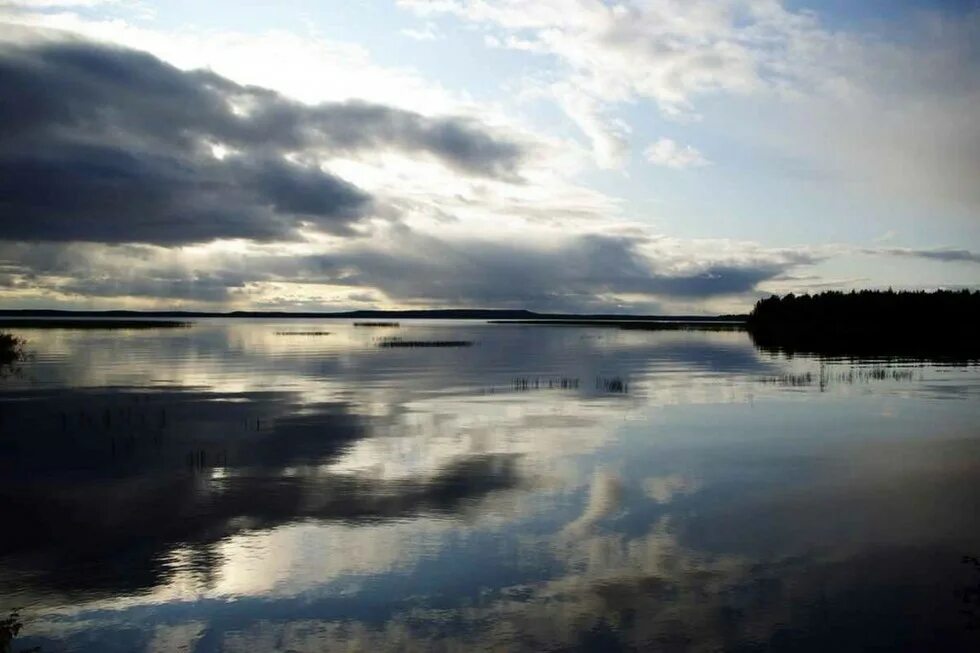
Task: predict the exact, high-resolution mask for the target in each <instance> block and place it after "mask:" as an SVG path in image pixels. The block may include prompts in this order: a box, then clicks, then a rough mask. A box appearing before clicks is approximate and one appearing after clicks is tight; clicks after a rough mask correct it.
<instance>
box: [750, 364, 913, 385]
mask: <svg viewBox="0 0 980 653" xmlns="http://www.w3.org/2000/svg"><path fill="white" fill-rule="evenodd" d="M920 374H921V373H920ZM914 379H915V373H914V371H913V370H912V369H909V368H893V367H868V368H851V369H848V370H841V371H832V370H828V369H826V368H821V369H820V370H819V371H818V372H816V373H814V372H800V373H790V374H780V375H779V376H770V377H766V378H764V379H762V382H763V383H771V384H774V385H782V386H786V387H791V388H798V387H807V386H820V388H825V387H826V386H828V385H831V384H845V385H853V384H855V383H871V382H873V381H913V380H914Z"/></svg>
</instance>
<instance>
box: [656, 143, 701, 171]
mask: <svg viewBox="0 0 980 653" xmlns="http://www.w3.org/2000/svg"><path fill="white" fill-rule="evenodd" d="M643 154H644V156H646V159H647V161H649V162H650V163H652V164H654V165H658V166H665V167H667V168H675V169H677V170H683V169H685V168H699V167H701V166H706V165H708V164H709V163H710V161H708V160H707V159H706V158H704V155H702V154H701V152H699V151H698V150H696V149H695V148H693V147H691V146H690V145H683V146H682V145H678V143H677V142H676V141H674V140H671V139H669V138H661V139H659V140H657V141H656V142H655V143H652V144H651V145H650V146H649V147H647V149H646V150H644V152H643Z"/></svg>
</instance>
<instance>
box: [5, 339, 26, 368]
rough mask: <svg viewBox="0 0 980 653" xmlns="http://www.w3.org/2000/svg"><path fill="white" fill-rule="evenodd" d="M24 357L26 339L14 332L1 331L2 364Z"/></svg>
mask: <svg viewBox="0 0 980 653" xmlns="http://www.w3.org/2000/svg"><path fill="white" fill-rule="evenodd" d="M23 358H24V339H23V338H18V337H17V336H15V335H13V334H12V333H0V366H7V365H12V364H14V363H16V362H17V361H19V360H22V359H23Z"/></svg>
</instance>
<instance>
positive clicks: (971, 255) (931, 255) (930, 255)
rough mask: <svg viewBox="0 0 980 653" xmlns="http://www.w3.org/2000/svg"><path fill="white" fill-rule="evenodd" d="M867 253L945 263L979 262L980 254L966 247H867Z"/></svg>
mask: <svg viewBox="0 0 980 653" xmlns="http://www.w3.org/2000/svg"><path fill="white" fill-rule="evenodd" d="M865 252H866V253H868V254H885V255H888V256H907V257H912V258H924V259H928V260H931V261H943V262H947V263H980V254H978V253H977V252H971V251H970V250H968V249H952V248H941V249H904V248H891V249H869V250H865Z"/></svg>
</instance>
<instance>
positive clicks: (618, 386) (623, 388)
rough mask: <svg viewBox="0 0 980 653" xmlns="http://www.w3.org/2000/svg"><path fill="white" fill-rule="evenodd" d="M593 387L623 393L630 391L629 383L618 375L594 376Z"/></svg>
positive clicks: (613, 392)
mask: <svg viewBox="0 0 980 653" xmlns="http://www.w3.org/2000/svg"><path fill="white" fill-rule="evenodd" d="M595 388H596V390H601V391H603V392H609V393H612V394H622V395H624V394H627V393H628V392H629V391H630V384H629V383H628V382H627V381H625V380H623V379H622V378H620V377H618V376H611V377H604V376H597V377H596V378H595Z"/></svg>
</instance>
